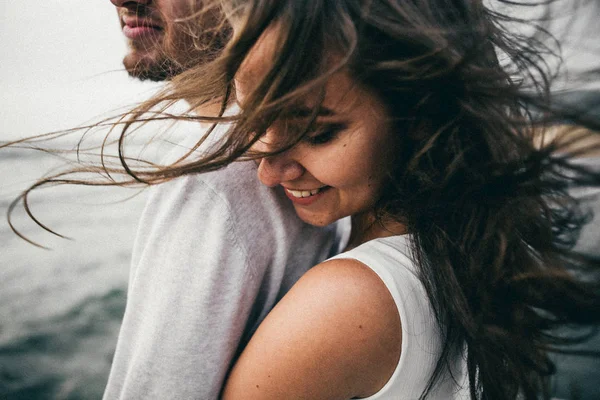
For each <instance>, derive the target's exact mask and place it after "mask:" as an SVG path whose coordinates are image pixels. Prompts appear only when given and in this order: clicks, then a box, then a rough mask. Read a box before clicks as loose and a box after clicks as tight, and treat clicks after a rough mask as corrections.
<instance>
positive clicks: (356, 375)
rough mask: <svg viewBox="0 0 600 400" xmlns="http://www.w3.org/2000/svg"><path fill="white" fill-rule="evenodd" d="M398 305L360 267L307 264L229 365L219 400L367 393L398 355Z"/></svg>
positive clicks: (344, 261)
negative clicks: (295, 282)
mask: <svg viewBox="0 0 600 400" xmlns="http://www.w3.org/2000/svg"><path fill="white" fill-rule="evenodd" d="M400 349H401V326H400V317H399V315H398V309H397V307H396V304H395V303H394V300H393V298H392V296H391V294H390V293H389V291H388V290H387V288H386V286H385V284H384V283H383V282H382V281H381V279H380V278H379V277H378V276H377V275H376V274H375V273H374V272H373V271H372V270H371V269H369V268H368V267H367V266H365V265H364V264H362V263H360V262H358V261H355V260H350V259H336V260H332V261H328V262H325V263H323V264H320V265H318V266H316V267H314V268H313V269H312V270H310V271H309V272H308V273H306V274H305V275H304V276H303V277H302V278H301V279H300V281H298V283H297V284H296V285H295V286H294V287H293V288H292V289H291V290H290V292H289V293H288V294H287V295H286V296H285V297H284V298H283V299H282V300H281V301H280V302H279V304H278V305H277V306H276V307H275V308H274V309H273V310H272V311H271V313H270V314H269V315H268V316H267V318H266V319H265V320H264V321H263V323H262V324H261V325H260V327H259V329H258V330H257V332H256V333H255V335H254V336H253V337H252V339H251V340H250V343H249V344H248V346H247V347H246V349H245V350H244V351H243V353H242V355H241V356H240V358H239V359H238V361H237V362H236V364H235V366H234V368H233V370H232V371H231V374H230V376H229V378H228V380H227V383H226V385H225V388H224V392H223V398H224V399H225V400H234V399H235V400H239V399H261V400H268V399H274V400H275V399H277V400H280V399H350V398H352V397H367V396H370V395H372V394H374V393H376V392H377V391H379V390H380V389H381V388H382V387H383V386H384V385H385V383H386V382H387V381H388V380H389V378H390V377H391V375H392V373H393V372H394V370H395V368H396V365H397V364H398V360H399V358H400Z"/></svg>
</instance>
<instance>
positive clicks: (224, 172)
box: [104, 162, 349, 400]
mask: <svg viewBox="0 0 600 400" xmlns="http://www.w3.org/2000/svg"><path fill="white" fill-rule="evenodd" d="M348 233H349V226H348V223H347V221H341V222H338V223H336V224H334V225H331V226H329V227H326V228H316V227H312V226H309V225H307V224H305V223H303V222H302V221H301V220H300V219H299V218H298V217H297V216H296V213H295V211H294V209H293V206H292V205H291V202H290V201H289V199H287V198H285V195H284V194H283V192H281V191H280V190H279V189H272V188H268V187H266V186H264V185H262V184H261V183H260V182H259V181H258V179H257V177H256V164H255V163H254V162H239V163H233V164H231V165H229V166H228V167H226V168H224V169H221V170H219V171H215V172H210V173H205V174H200V175H189V176H185V177H181V178H178V179H176V180H173V181H171V182H168V183H165V184H161V185H158V186H156V187H153V188H152V189H151V193H150V196H149V199H148V202H147V205H146V208H145V210H144V212H143V215H142V219H141V222H140V226H139V230H138V235H137V238H136V241H135V245H134V252H133V258H132V266H131V272H130V280H129V289H128V297H127V308H126V310H125V316H124V319H123V324H122V327H121V331H120V333H119V339H118V343H117V349H116V352H115V356H114V360H113V364H112V368H111V372H110V377H109V380H108V384H107V387H106V390H105V393H104V399H105V400H113V399H178V400H184V399H202V400H209V399H216V398H218V396H219V392H220V390H221V387H222V386H223V384H224V380H225V378H226V375H227V372H228V371H229V368H230V367H231V366H232V364H233V362H234V361H235V358H236V356H237V355H238V354H239V352H240V351H241V350H242V349H243V347H244V346H245V344H246V343H247V342H248V340H249V339H250V337H251V335H252V333H253V332H254V331H255V330H256V328H257V327H258V325H259V324H260V322H261V321H262V320H263V319H264V317H265V316H266V315H267V313H268V312H269V311H270V310H271V309H272V308H273V306H274V305H275V304H276V303H277V301H279V300H280V299H281V298H282V297H283V296H284V295H285V293H286V292H287V291H288V290H289V289H290V288H291V286H292V285H293V284H294V283H295V282H296V281H297V280H298V279H299V278H300V276H301V275H302V274H303V273H305V272H306V271H307V270H308V269H309V268H310V267H312V266H314V265H316V264H318V263H319V262H321V261H323V260H325V259H326V258H328V257H330V256H332V255H335V254H337V253H338V252H339V251H340V250H341V249H342V248H343V243H344V242H345V241H346V239H347V235H348Z"/></svg>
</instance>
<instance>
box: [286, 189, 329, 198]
mask: <svg viewBox="0 0 600 400" xmlns="http://www.w3.org/2000/svg"><path fill="white" fill-rule="evenodd" d="M321 189H323V188H318V189H313V190H290V189H288V190H287V191H288V192H289V193H290V194H291V195H292V196H294V197H298V198H300V197H310V196H314V195H315V194H317V193H319V192H320V191H321Z"/></svg>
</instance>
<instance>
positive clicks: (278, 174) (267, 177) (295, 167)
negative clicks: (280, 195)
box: [257, 153, 304, 186]
mask: <svg viewBox="0 0 600 400" xmlns="http://www.w3.org/2000/svg"><path fill="white" fill-rule="evenodd" d="M257 174H258V179H259V180H260V181H261V182H262V183H263V184H264V185H266V186H277V185H279V184H280V183H283V182H289V181H293V180H295V179H298V178H300V177H301V176H302V174H304V167H303V166H302V165H301V164H300V163H298V162H297V161H295V160H294V159H292V158H291V157H289V156H288V155H287V154H286V153H282V154H277V155H275V156H269V157H264V158H262V159H261V160H260V162H259V164H258V172H257Z"/></svg>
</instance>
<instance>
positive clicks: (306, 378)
mask: <svg viewBox="0 0 600 400" xmlns="http://www.w3.org/2000/svg"><path fill="white" fill-rule="evenodd" d="M222 3H223V6H224V7H225V9H226V10H228V13H229V18H230V20H231V21H232V22H233V25H234V35H233V38H232V39H231V41H230V43H229V44H228V45H227V48H226V49H225V51H224V52H223V53H222V54H221V55H219V56H218V57H217V58H216V59H215V60H214V62H212V63H210V64H208V65H205V66H200V67H198V68H196V69H193V70H191V71H189V72H186V73H184V74H182V75H181V76H179V77H177V78H175V79H174V80H173V82H172V85H171V86H170V88H169V91H168V92H165V93H163V94H161V95H160V96H158V97H157V98H156V99H155V100H154V101H152V102H149V103H147V104H146V105H144V106H143V107H142V108H140V109H139V110H137V111H136V112H135V113H133V114H132V117H133V118H132V121H135V120H137V119H139V118H140V116H141V115H143V113H144V112H145V111H148V110H150V109H151V108H152V107H153V106H155V105H157V104H160V103H161V102H162V101H165V100H167V101H168V100H170V99H177V98H188V99H195V101H196V103H197V104H208V103H210V102H212V101H214V99H224V100H223V103H222V105H223V107H222V109H223V110H224V109H225V106H227V105H228V104H231V102H232V101H233V100H234V99H235V100H236V101H237V103H238V104H239V106H240V109H241V110H240V112H239V113H238V114H237V115H234V116H229V117H227V118H225V117H222V118H221V119H219V118H216V119H215V120H217V121H225V122H228V123H231V121H233V126H232V128H231V129H230V130H229V132H228V134H227V136H226V137H225V138H224V139H223V140H222V141H220V145H219V146H216V147H215V148H214V151H213V152H212V153H211V154H209V155H208V156H206V157H204V158H203V159H201V160H185V159H183V160H180V162H178V163H176V164H173V165H171V166H169V167H168V168H161V169H158V170H148V169H140V170H136V169H134V168H132V167H131V166H126V169H127V172H128V173H130V174H131V176H132V177H133V178H134V179H135V180H137V181H140V182H150V183H152V182H160V181H163V180H165V179H170V178H172V177H175V176H179V175H183V174H188V173H192V172H203V171H208V170H213V169H216V168H219V167H222V166H224V165H226V164H228V163H230V162H232V161H235V160H238V159H256V160H257V162H258V163H259V168H258V175H259V178H260V180H261V181H262V182H263V183H264V184H266V185H268V186H282V187H283V189H284V190H285V192H286V194H287V196H288V197H289V198H290V201H291V202H292V204H293V206H294V209H295V211H296V213H297V214H298V216H299V217H300V218H301V219H302V220H304V221H305V222H308V223H310V224H313V225H318V226H323V225H326V224H328V223H331V222H333V221H336V220H338V219H340V218H343V217H347V216H350V217H351V221H352V233H351V236H350V239H349V242H348V244H347V247H346V250H347V251H346V252H345V253H343V254H341V255H340V256H337V257H335V258H333V259H330V260H329V261H326V262H324V263H322V264H320V265H318V266H316V267H314V268H313V269H311V270H310V271H309V272H308V273H306V274H305V275H304V276H303V277H302V278H301V279H300V281H299V282H298V283H297V284H296V285H295V286H294V287H293V288H292V289H291V290H290V291H289V293H288V294H287V295H286V296H285V297H284V298H283V299H282V300H281V301H280V302H279V304H278V305H277V306H276V307H275V308H274V309H273V310H272V312H271V313H270V314H269V316H268V317H267V318H266V319H265V320H264V322H263V323H262V324H261V325H260V327H259V329H258V330H257V331H256V333H255V334H254V336H253V337H252V339H251V340H250V342H249V343H248V345H247V346H246V348H245V349H244V350H243V352H242V353H241V355H240V357H239V358H238V360H237V362H236V363H235V365H234V367H233V368H232V370H231V372H230V374H229V377H228V380H227V383H226V385H225V387H224V390H223V397H224V398H225V399H241V398H249V399H288V398H289V399H296V398H310V399H350V398H372V399H414V398H420V397H422V398H428V399H429V398H430V399H448V398H472V399H514V398H517V397H519V398H521V397H522V398H525V399H538V398H539V396H544V397H549V394H548V385H547V383H548V377H549V376H550V375H551V374H552V372H553V364H552V362H551V361H550V359H549V358H548V353H549V352H550V351H552V350H553V349H554V346H556V345H559V344H564V343H568V342H569V340H567V339H564V338H562V337H561V336H560V335H559V334H558V333H556V330H555V329H556V328H560V327H562V326H565V325H568V324H572V323H574V324H590V323H597V322H599V321H598V320H599V319H600V313H599V312H598V311H599V310H600V291H599V287H598V282H599V281H600V279H599V277H598V271H599V269H600V268H599V267H600V265H599V263H598V261H597V260H593V259H591V258H590V257H586V256H585V255H581V254H576V253H574V252H573V251H572V250H571V247H572V244H573V242H574V241H575V239H576V235H577V231H578V229H579V228H580V227H581V226H582V225H583V223H584V221H585V218H584V217H583V216H582V214H581V212H580V210H579V207H578V204H577V202H576V201H575V200H573V199H572V198H571V197H570V196H569V195H568V193H567V192H566V190H567V188H568V187H569V185H571V186H577V185H596V186H597V185H600V176H599V174H597V173H594V172H592V171H589V170H587V169H585V168H583V167H580V166H577V165H575V164H573V163H572V162H571V157H572V156H574V155H575V152H571V153H569V152H562V153H561V152H560V151H561V150H564V149H567V148H566V147H565V148H561V145H559V144H558V142H556V141H551V142H550V143H549V144H545V145H544V146H541V147H540V146H539V145H536V143H540V142H541V143H546V141H544V140H539V136H540V133H539V132H543V131H544V127H545V126H546V124H549V123H552V122H554V121H556V120H559V119H560V118H563V117H564V116H565V115H567V114H568V115H567V116H568V117H569V118H571V119H573V120H576V121H578V122H579V123H581V124H582V125H587V126H588V127H590V128H598V125H597V124H595V123H594V122H593V121H590V120H586V118H584V117H585V115H580V114H579V113H573V112H570V113H566V112H562V111H559V110H556V109H554V108H553V106H552V105H551V104H550V103H549V102H548V101H547V99H546V97H545V96H544V93H545V90H546V89H547V87H546V84H547V81H546V80H545V79H544V78H545V77H546V71H545V70H544V69H542V68H541V67H538V61H540V60H541V59H540V58H538V57H539V54H541V51H542V50H543V49H542V50H539V49H536V48H535V47H534V45H535V43H534V42H532V41H526V40H524V38H523V37H519V36H515V35H510V34H509V33H508V32H507V31H505V30H504V29H503V28H502V23H504V22H506V21H511V18H509V17H506V16H503V15H501V14H499V13H498V11H492V10H489V9H486V8H485V7H484V6H483V4H482V3H481V2H480V1H468V0H462V1H461V0H420V1H398V0H339V1H321V0H303V1H297V0H277V1H273V0H244V1H241V0H238V1H236V0H222ZM499 59H502V60H504V61H503V63H502V64H501V63H500V61H499ZM221 114H223V113H221ZM126 131H127V129H125V132H124V133H123V137H125V133H126ZM561 143H562V142H561ZM570 144H572V143H569V145H570ZM567 150H568V149H567ZM122 161H123V163H124V164H125V165H127V164H126V159H125V158H123V159H122Z"/></svg>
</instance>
